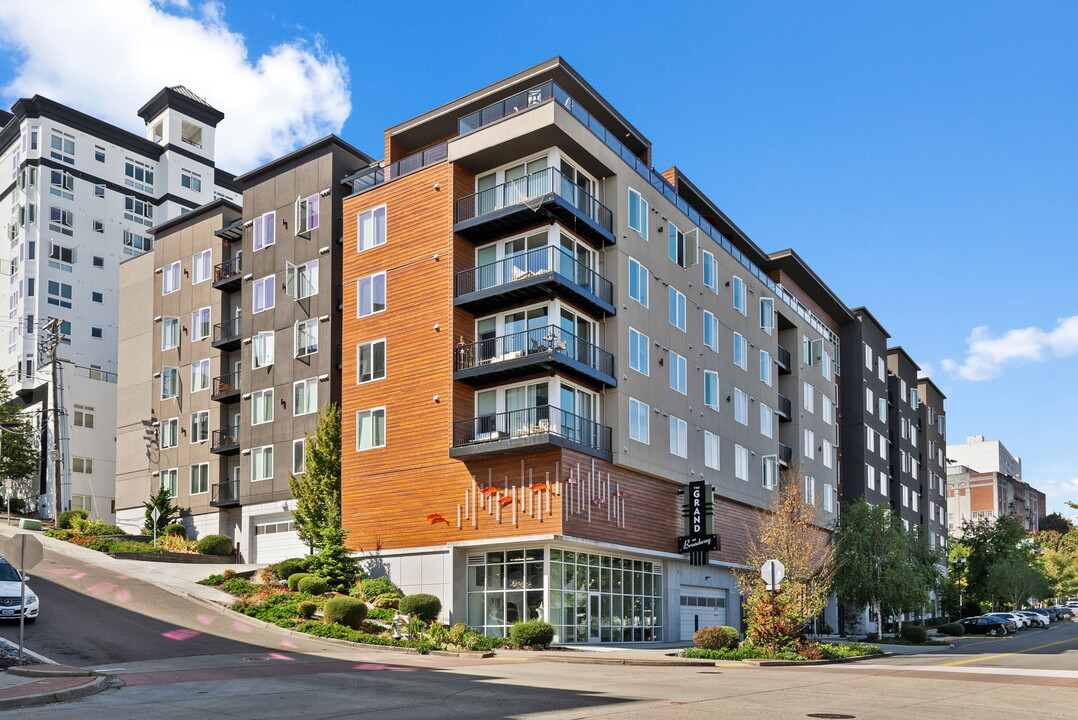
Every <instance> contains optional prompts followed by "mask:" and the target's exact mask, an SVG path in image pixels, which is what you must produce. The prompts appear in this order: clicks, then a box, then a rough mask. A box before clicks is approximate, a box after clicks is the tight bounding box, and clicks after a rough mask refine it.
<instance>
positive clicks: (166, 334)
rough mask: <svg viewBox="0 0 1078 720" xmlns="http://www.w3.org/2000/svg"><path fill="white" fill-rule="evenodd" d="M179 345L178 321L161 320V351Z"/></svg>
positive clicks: (177, 319)
mask: <svg viewBox="0 0 1078 720" xmlns="http://www.w3.org/2000/svg"><path fill="white" fill-rule="evenodd" d="M179 345H180V319H179V318H178V317H165V318H162V319H161V349H162V350H171V349H172V348H174V347H179Z"/></svg>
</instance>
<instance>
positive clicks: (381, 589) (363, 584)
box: [357, 577, 404, 602]
mask: <svg viewBox="0 0 1078 720" xmlns="http://www.w3.org/2000/svg"><path fill="white" fill-rule="evenodd" d="M357 588H358V590H359V594H358V597H359V599H360V600H366V601H368V602H370V601H372V600H374V599H375V598H377V597H380V596H383V595H390V596H396V597H398V598H400V597H404V593H402V592H401V589H400V588H399V587H397V586H396V585H395V584H394V583H393V581H392V580H390V579H389V578H387V577H376V578H364V579H362V580H360V581H359V583H358V584H357Z"/></svg>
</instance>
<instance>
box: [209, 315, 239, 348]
mask: <svg viewBox="0 0 1078 720" xmlns="http://www.w3.org/2000/svg"><path fill="white" fill-rule="evenodd" d="M239 339H240V318H238V317H234V318H232V319H231V320H225V321H224V322H219V323H217V324H216V325H214V326H213V342H215V343H218V342H228V341H230V340H239Z"/></svg>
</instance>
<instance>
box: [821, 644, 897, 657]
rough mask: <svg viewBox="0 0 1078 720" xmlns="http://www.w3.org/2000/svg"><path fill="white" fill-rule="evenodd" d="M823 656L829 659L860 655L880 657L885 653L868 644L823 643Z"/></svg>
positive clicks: (877, 647)
mask: <svg viewBox="0 0 1078 720" xmlns="http://www.w3.org/2000/svg"><path fill="white" fill-rule="evenodd" d="M820 649H821V650H823V656H824V657H825V658H828V659H835V658H848V657H858V656H860V655H879V654H880V653H881V652H883V651H882V650H881V649H880V648H879V646H878V645H869V644H867V643H836V644H834V645H832V644H830V643H823V644H821V645H820Z"/></svg>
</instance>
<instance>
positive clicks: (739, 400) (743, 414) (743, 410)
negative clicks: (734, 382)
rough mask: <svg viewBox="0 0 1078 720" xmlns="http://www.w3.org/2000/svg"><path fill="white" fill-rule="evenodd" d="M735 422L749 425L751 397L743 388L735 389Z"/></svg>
mask: <svg viewBox="0 0 1078 720" xmlns="http://www.w3.org/2000/svg"><path fill="white" fill-rule="evenodd" d="M734 420H736V421H738V422H739V423H741V424H742V425H748V424H749V396H748V394H747V393H746V392H745V391H744V390H742V389H741V388H734Z"/></svg>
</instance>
